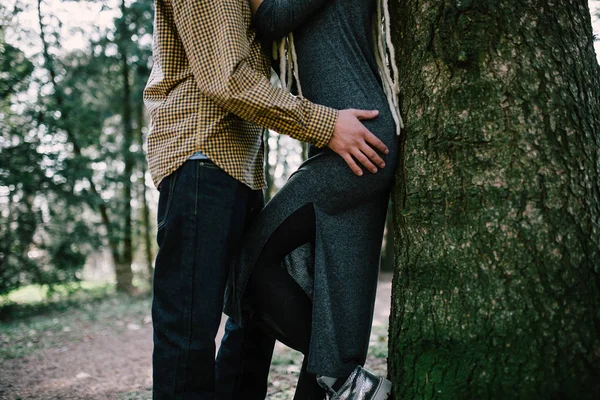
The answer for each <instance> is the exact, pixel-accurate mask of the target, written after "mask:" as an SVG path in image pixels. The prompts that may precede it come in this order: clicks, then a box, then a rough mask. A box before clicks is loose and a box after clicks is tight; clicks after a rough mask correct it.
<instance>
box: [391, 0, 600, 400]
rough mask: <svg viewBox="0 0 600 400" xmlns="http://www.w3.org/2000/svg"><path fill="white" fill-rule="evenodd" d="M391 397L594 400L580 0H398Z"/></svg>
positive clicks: (593, 112) (592, 173) (584, 38)
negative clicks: (399, 131)
mask: <svg viewBox="0 0 600 400" xmlns="http://www.w3.org/2000/svg"><path fill="white" fill-rule="evenodd" d="M391 3H392V4H391V6H390V11H391V15H392V21H393V22H392V35H393V38H394V42H395V45H396V52H397V62H398V66H399V68H400V71H401V78H400V90H401V94H402V111H403V115H404V117H405V120H406V121H407V124H406V125H407V129H406V131H405V132H404V134H403V139H404V140H403V141H402V143H403V151H404V155H405V157H404V160H403V163H402V164H401V166H400V168H399V170H398V175H397V185H396V189H395V193H394V199H395V207H394V208H395V209H394V211H395V216H394V218H395V226H396V232H397V238H396V256H397V268H396V275H395V279H394V289H393V301H392V316H391V326H390V356H389V363H390V376H391V378H392V380H393V382H394V384H395V387H394V392H395V398H396V399H434V398H435V399H515V398H521V399H592V398H595V399H597V398H600V307H599V299H600V232H599V227H600V146H599V145H600V137H599V135H600V108H599V107H600V68H599V67H598V64H597V62H596V58H595V54H594V50H593V46H592V44H593V43H592V42H593V37H592V29H591V23H590V14H589V9H588V6H587V2H586V1H585V0H560V1H556V0H543V1H542V0H519V1H516V0H512V1H511V0H498V1H472V0H439V1H435V2H424V1H419V0H397V1H393V2H391Z"/></svg>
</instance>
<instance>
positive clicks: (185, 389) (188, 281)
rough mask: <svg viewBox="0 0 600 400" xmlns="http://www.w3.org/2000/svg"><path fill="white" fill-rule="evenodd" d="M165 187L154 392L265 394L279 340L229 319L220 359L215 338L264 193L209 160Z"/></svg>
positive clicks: (256, 399) (175, 395) (221, 399)
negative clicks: (232, 273) (235, 264)
mask: <svg viewBox="0 0 600 400" xmlns="http://www.w3.org/2000/svg"><path fill="white" fill-rule="evenodd" d="M159 190H160V198H159V204H158V232H157V241H158V245H159V248H160V249H159V252H158V255H157V258H156V267H155V271H154V298H153V302H152V319H153V326H154V353H153V357H152V365H153V379H154V388H153V398H154V399H201V400H205V399H207V400H208V399H210V400H215V399H216V400H241V399H244V400H263V399H264V398H265V396H266V391H267V377H268V373H269V366H270V363H271V357H272V354H273V346H274V340H273V339H272V338H269V337H268V336H266V335H265V334H264V333H263V332H262V331H261V330H260V329H259V328H257V327H255V326H254V325H253V324H252V323H248V324H247V325H245V326H244V328H241V327H240V326H238V325H237V324H236V323H235V322H233V321H232V320H229V321H227V324H226V333H225V336H224V338H223V341H222V342H221V346H220V349H219V354H218V356H217V359H216V361H215V342H214V340H215V336H216V334H217V330H218V328H219V324H220V321H221V310H222V308H223V294H224V290H225V284H226V281H227V277H228V272H229V265H230V262H231V261H232V258H233V257H235V255H236V254H237V252H238V247H239V245H240V241H241V237H242V233H243V232H244V230H245V227H247V226H248V225H249V223H250V222H251V221H252V220H253V218H254V217H255V216H256V214H257V213H258V212H259V211H260V209H261V208H262V206H263V197H262V193H261V192H260V191H253V190H251V189H249V188H248V187H247V186H245V185H243V184H242V183H240V182H238V181H237V180H235V179H234V178H232V177H231V176H229V175H227V174H226V173H225V172H224V171H223V170H221V169H220V168H218V167H217V166H216V165H215V164H213V163H211V162H210V161H206V160H193V161H187V162H186V163H185V164H183V165H182V166H181V167H180V168H179V169H178V170H177V171H175V172H174V173H173V174H171V175H170V176H168V177H167V178H165V179H164V180H163V181H162V182H161V185H160V188H159Z"/></svg>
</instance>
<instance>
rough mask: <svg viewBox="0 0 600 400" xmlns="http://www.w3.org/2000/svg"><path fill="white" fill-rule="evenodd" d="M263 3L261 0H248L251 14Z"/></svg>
mask: <svg viewBox="0 0 600 400" xmlns="http://www.w3.org/2000/svg"><path fill="white" fill-rule="evenodd" d="M262 2H263V0H250V8H251V9H252V14H254V13H255V12H256V10H258V6H260V4H261V3H262Z"/></svg>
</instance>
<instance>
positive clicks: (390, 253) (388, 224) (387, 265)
mask: <svg viewBox="0 0 600 400" xmlns="http://www.w3.org/2000/svg"><path fill="white" fill-rule="evenodd" d="M391 206H392V204H391V202H390V204H389V206H388V213H387V217H386V219H385V233H384V241H383V246H382V249H381V270H382V271H386V272H390V271H393V270H394V268H395V264H394V236H395V235H394V218H393V217H392V214H393V213H392V207H391Z"/></svg>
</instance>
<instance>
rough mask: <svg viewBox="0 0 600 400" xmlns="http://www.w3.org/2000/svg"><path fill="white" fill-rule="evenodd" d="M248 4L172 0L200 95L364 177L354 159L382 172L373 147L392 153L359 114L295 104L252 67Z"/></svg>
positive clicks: (239, 0)
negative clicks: (331, 154) (329, 153)
mask: <svg viewBox="0 0 600 400" xmlns="http://www.w3.org/2000/svg"><path fill="white" fill-rule="evenodd" d="M243 1H244V0H172V5H173V12H174V20H175V26H176V28H177V31H178V34H179V36H180V38H181V41H182V43H183V46H184V49H185V52H186V55H187V57H188V60H189V63H190V67H191V70H192V73H193V74H194V78H195V80H196V83H197V85H198V86H199V88H200V90H201V92H202V93H204V94H205V95H207V96H209V97H211V98H212V99H213V100H214V101H215V102H216V103H217V104H218V105H219V106H221V107H223V108H224V109H226V110H228V111H230V112H232V113H234V114H236V115H238V116H239V117H241V118H243V119H246V120H248V121H251V122H254V123H256V124H258V125H262V126H264V127H266V128H269V129H272V130H274V131H277V132H280V133H284V134H287V135H290V136H292V137H294V138H296V139H299V140H301V141H304V142H308V143H311V144H314V145H316V146H318V147H323V146H325V145H327V144H329V145H330V147H331V148H332V149H333V150H334V151H336V152H338V154H340V155H341V156H342V157H344V159H345V160H346V162H348V164H349V165H350V167H351V168H352V169H353V171H354V172H355V173H357V174H362V171H361V170H360V168H358V166H357V165H356V163H355V162H354V160H352V157H355V158H356V159H357V160H359V161H360V162H361V163H363V165H365V166H366V167H367V168H369V169H370V170H371V171H376V168H375V166H374V165H373V164H372V163H371V161H369V160H368V159H367V157H369V158H371V159H372V160H373V161H374V162H375V163H377V165H379V166H382V165H383V160H381V158H380V157H379V155H377V153H376V152H375V151H374V150H373V149H372V148H371V147H370V146H369V143H370V144H371V145H373V146H374V147H375V148H376V149H378V150H379V151H381V152H386V150H387V148H386V147H385V145H384V144H383V143H382V142H381V141H380V140H379V139H377V138H376V137H375V136H374V135H373V134H372V133H370V132H368V130H367V129H366V128H365V127H364V125H362V124H361V123H360V122H359V121H358V118H357V116H355V115H354V114H355V113H356V112H359V113H360V111H354V110H344V111H341V112H340V113H339V115H338V112H337V111H336V110H333V109H331V108H328V107H323V106H320V105H317V104H313V103H311V102H310V101H308V100H306V99H303V98H296V97H294V96H292V95H290V94H289V93H287V92H285V91H284V90H281V89H277V88H274V87H272V86H271V84H270V82H269V80H268V79H267V78H266V77H264V76H263V75H262V74H260V73H259V72H258V71H256V70H255V69H253V68H252V67H251V66H250V65H249V64H248V61H247V60H248V59H249V58H250V56H251V54H250V52H251V49H250V46H249V43H248V40H247V29H248V25H249V21H247V19H246V18H247V16H246V15H245V12H244V10H243V7H244V6H245V4H244V3H243ZM246 6H247V5H246ZM364 113H365V112H363V114H362V115H363V117H365V118H366V114H364ZM374 116H375V115H374V114H371V115H369V117H371V118H372V117H374ZM369 135H370V136H369ZM332 144H333V146H332ZM352 164H354V165H352Z"/></svg>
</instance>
